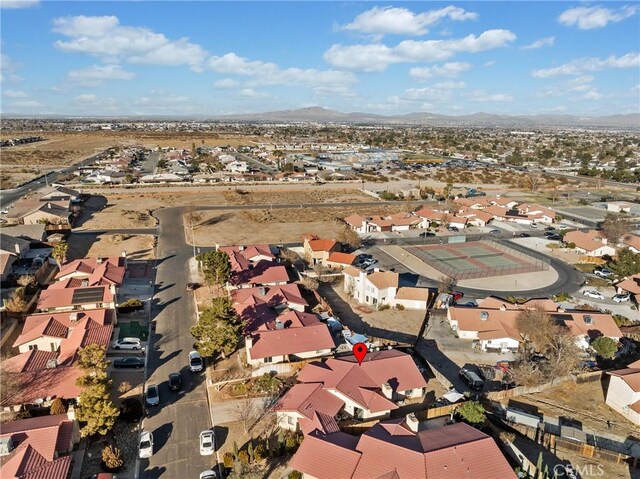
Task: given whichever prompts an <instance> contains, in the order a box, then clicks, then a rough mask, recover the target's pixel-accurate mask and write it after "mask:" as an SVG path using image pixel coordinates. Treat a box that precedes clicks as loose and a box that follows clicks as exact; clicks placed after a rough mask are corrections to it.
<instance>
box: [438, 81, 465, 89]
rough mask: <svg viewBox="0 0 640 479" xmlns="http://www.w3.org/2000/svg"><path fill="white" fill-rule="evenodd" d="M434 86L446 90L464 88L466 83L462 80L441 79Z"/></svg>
mask: <svg viewBox="0 0 640 479" xmlns="http://www.w3.org/2000/svg"><path fill="white" fill-rule="evenodd" d="M433 86H434V87H435V88H444V89H446V90H456V89H459V88H464V87H465V86H466V85H465V83H464V82H463V81H443V82H440V83H436V84H435V85H433Z"/></svg>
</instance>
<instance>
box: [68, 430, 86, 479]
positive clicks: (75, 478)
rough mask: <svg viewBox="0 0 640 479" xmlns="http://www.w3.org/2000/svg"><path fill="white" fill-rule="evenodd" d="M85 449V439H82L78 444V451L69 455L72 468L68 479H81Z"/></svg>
mask: <svg viewBox="0 0 640 479" xmlns="http://www.w3.org/2000/svg"><path fill="white" fill-rule="evenodd" d="M86 448H87V438H86V437H83V438H82V439H81V440H80V443H79V444H78V450H77V451H73V452H72V453H71V457H73V468H72V469H71V476H69V477H70V479H82V478H81V473H82V462H83V461H84V453H85V450H86Z"/></svg>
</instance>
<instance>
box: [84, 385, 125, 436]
mask: <svg viewBox="0 0 640 479" xmlns="http://www.w3.org/2000/svg"><path fill="white" fill-rule="evenodd" d="M110 386H111V384H110V381H108V382H103V383H99V384H95V385H92V386H85V387H84V388H83V391H82V392H81V393H80V400H79V404H78V407H77V408H76V415H77V417H78V420H79V421H80V422H83V423H85V424H84V426H83V427H82V428H81V429H80V435H81V436H82V437H89V436H93V435H94V434H100V435H101V436H105V435H106V434H108V433H109V432H110V431H111V429H113V426H114V425H115V423H116V420H117V419H118V416H119V415H120V411H119V410H118V407H117V406H116V405H115V404H113V401H111V399H109V389H110Z"/></svg>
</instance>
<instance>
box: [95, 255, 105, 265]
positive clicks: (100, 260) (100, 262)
mask: <svg viewBox="0 0 640 479" xmlns="http://www.w3.org/2000/svg"><path fill="white" fill-rule="evenodd" d="M103 261H104V260H103V259H102V258H101V257H100V256H98V257H97V258H96V264H102V262H103Z"/></svg>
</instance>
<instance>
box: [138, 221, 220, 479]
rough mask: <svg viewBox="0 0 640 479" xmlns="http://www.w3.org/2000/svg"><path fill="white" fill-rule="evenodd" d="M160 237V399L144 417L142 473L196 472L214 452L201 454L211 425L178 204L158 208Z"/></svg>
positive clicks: (154, 365) (151, 373)
mask: <svg viewBox="0 0 640 479" xmlns="http://www.w3.org/2000/svg"><path fill="white" fill-rule="evenodd" d="M155 215H156V216H157V217H158V218H159V220H160V224H161V232H160V235H159V237H158V247H157V258H158V259H157V269H156V289H155V298H154V302H153V304H154V306H153V310H152V318H154V319H153V321H154V323H155V333H154V332H153V329H154V328H152V334H151V336H150V343H151V344H150V346H149V357H148V362H147V367H148V371H147V372H148V378H147V384H158V385H159V388H160V405H159V406H156V407H154V408H151V410H150V411H151V412H150V415H149V417H147V418H146V419H145V420H144V422H143V428H144V430H146V431H151V432H153V436H154V455H153V456H152V457H151V458H150V459H141V460H140V475H139V477H141V478H157V477H163V478H168V479H172V478H197V477H199V474H200V473H201V472H202V471H204V470H207V469H209V468H211V467H212V466H213V465H214V464H215V462H216V459H215V457H216V456H215V455H214V456H201V455H200V452H199V433H200V431H202V430H205V429H209V428H211V422H210V421H211V419H210V414H209V407H208V402H207V394H206V387H205V375H204V373H191V372H189V367H188V354H189V351H191V350H192V349H193V338H192V336H191V333H190V328H191V326H192V325H193V324H194V321H195V315H196V313H195V304H194V300H193V296H192V294H191V293H189V292H187V291H186V288H185V285H186V284H187V283H188V281H189V263H188V261H189V259H190V258H191V251H192V249H191V248H190V247H189V246H188V245H187V244H186V243H185V237H184V229H183V225H182V221H181V218H182V214H181V210H180V209H179V208H171V209H161V210H159V211H158V212H157V213H155ZM176 371H180V372H181V373H182V379H183V387H182V390H181V391H179V392H173V391H170V390H169V388H168V385H167V378H168V376H169V374H170V373H172V372H176Z"/></svg>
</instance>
